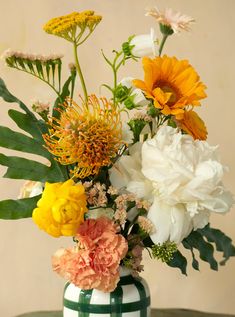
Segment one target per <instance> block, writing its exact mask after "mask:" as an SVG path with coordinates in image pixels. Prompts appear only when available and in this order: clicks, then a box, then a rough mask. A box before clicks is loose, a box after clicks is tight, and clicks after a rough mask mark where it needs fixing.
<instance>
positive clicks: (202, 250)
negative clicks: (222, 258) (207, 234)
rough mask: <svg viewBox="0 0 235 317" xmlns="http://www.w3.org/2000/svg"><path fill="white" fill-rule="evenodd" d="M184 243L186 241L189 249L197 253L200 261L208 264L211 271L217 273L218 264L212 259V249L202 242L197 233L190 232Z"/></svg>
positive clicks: (200, 236)
mask: <svg viewBox="0 0 235 317" xmlns="http://www.w3.org/2000/svg"><path fill="white" fill-rule="evenodd" d="M184 241H186V242H187V244H188V245H189V246H190V247H191V248H194V249H197V250H198V251H199V255H200V259H201V260H203V261H205V262H208V263H209V264H210V268H211V269H212V270H214V271H218V263H217V261H216V260H215V258H214V247H213V245H212V244H210V243H208V242H207V241H205V240H204V238H203V236H202V234H201V233H200V232H199V231H192V232H191V233H190V235H189V236H188V237H187V238H185V239H184Z"/></svg>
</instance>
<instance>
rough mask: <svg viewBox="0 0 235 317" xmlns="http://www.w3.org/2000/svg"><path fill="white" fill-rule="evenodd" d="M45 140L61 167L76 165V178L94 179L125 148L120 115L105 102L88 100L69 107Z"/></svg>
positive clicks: (94, 98)
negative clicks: (90, 177) (122, 147)
mask: <svg viewBox="0 0 235 317" xmlns="http://www.w3.org/2000/svg"><path fill="white" fill-rule="evenodd" d="M49 125H50V127H51V128H50V129H49V133H48V134H45V135H44V136H43V137H44V140H45V142H46V146H47V148H48V150H49V151H50V152H51V153H52V154H53V155H55V156H56V159H57V160H58V161H59V162H60V163H61V164H62V165H69V164H76V165H75V168H74V170H73V171H71V172H72V173H73V174H74V176H75V177H79V178H85V177H87V176H89V175H95V174H97V173H98V172H99V169H100V168H101V167H102V166H108V165H110V164H111V162H112V159H113V158H114V157H115V156H116V155H117V153H118V151H119V149H120V147H121V146H122V144H123V142H122V129H121V122H120V114H119V112H118V111H117V110H115V109H114V107H112V105H111V104H110V103H109V102H108V101H107V99H105V98H100V99H98V98H97V97H96V96H95V95H92V96H90V97H89V100H88V103H84V102H83V103H82V104H81V105H78V104H76V103H75V102H74V101H71V102H69V103H66V104H65V105H64V110H63V111H62V112H61V117H60V119H55V118H53V121H52V122H50V123H49Z"/></svg>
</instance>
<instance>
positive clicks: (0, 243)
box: [0, 0, 235, 317]
mask: <svg viewBox="0 0 235 317" xmlns="http://www.w3.org/2000/svg"><path fill="white" fill-rule="evenodd" d="M156 4H157V5H158V6H159V7H160V8H162V9H163V8H164V7H165V6H167V7H172V8H174V9H176V10H179V11H181V12H183V13H186V14H188V15H191V16H193V17H194V18H195V19H196V22H197V23H196V24H195V25H193V27H192V32H191V33H182V34H181V35H180V36H177V35H176V36H174V37H172V38H171V39H170V40H169V41H168V42H167V44H166V47H165V53H167V54H168V55H175V56H177V57H178V58H180V59H182V58H187V59H189V60H190V62H191V64H192V65H193V66H194V67H195V68H196V70H197V71H198V73H199V74H200V75H201V78H202V80H203V81H204V82H205V83H206V85H207V86H208V90H207V93H208V98H207V99H206V100H204V101H203V105H202V107H201V109H200V111H199V113H200V115H201V116H202V117H203V119H204V120H205V122H206V124H207V127H208V131H209V138H208V141H209V143H211V144H214V145H215V144H219V145H220V148H219V150H220V156H221V160H222V161H223V162H224V164H225V165H227V166H229V168H230V172H229V173H227V175H226V176H225V180H224V181H225V184H226V186H227V187H228V188H229V189H230V190H231V191H233V192H235V189H234V187H235V186H234V185H235V164H234V158H235V154H234V145H235V141H234V137H235V132H234V123H235V121H234V117H235V107H234V106H235V105H234V101H235V89H234V73H235V66H234V63H235V62H234V49H235V43H234V31H235V19H234V12H235V1H234V0H190V1H189V0H158V1H157V2H155V1H153V0H80V1H75V0H40V1H38V0H30V1H29V0H7V1H5V0H0V26H1V28H0V52H2V51H4V50H5V49H7V48H9V47H10V48H12V49H16V50H22V51H24V52H31V53H33V52H36V53H46V54H47V53H48V54H49V53H62V54H64V55H66V57H65V58H64V74H65V75H66V74H67V64H68V63H69V62H71V61H72V54H71V46H70V44H69V43H67V42H65V41H63V40H62V39H59V38H56V37H53V36H50V35H47V34H45V33H44V31H43V30H42V25H43V24H44V23H45V22H47V20H49V19H50V18H52V17H55V16H59V15H63V14H67V13H70V12H72V11H80V10H86V9H94V10H95V11H96V12H97V13H100V14H101V15H102V16H103V21H102V23H101V24H100V25H99V26H98V28H97V30H96V32H95V33H94V35H93V36H92V38H90V39H89V41H87V43H85V45H84V46H83V47H82V48H81V51H80V59H81V63H82V65H83V70H84V75H85V78H86V80H87V83H88V88H89V91H90V92H96V93H99V90H100V84H101V83H103V82H106V83H107V82H110V80H111V79H112V74H111V72H110V70H109V69H108V67H107V65H106V64H105V63H104V61H103V59H102V57H101V52H100V50H101V48H103V49H104V50H105V52H106V53H107V54H110V53H111V51H112V49H118V48H119V47H120V45H121V43H122V42H124V41H125V40H126V39H127V38H128V36H129V35H132V34H141V33H148V32H149V29H150V27H151V26H153V27H155V28H156V30H157V31H158V27H157V25H156V24H155V21H154V20H153V19H152V18H147V17H145V16H144V13H145V8H146V7H151V6H153V5H156ZM120 75H121V76H127V75H128V76H133V77H139V78H142V69H141V63H139V64H135V63H130V64H128V65H127V66H126V68H125V70H122V72H121V74H120ZM0 76H1V77H2V78H4V80H5V81H6V82H7V85H8V87H9V90H10V91H11V92H12V93H13V94H15V95H16V96H17V97H18V98H20V99H22V100H23V101H24V102H25V103H26V104H27V105H30V100H32V99H34V98H38V99H41V100H44V101H47V100H52V99H53V98H54V96H53V94H52V93H51V91H50V90H48V88H47V87H46V86H45V85H44V84H43V83H41V82H39V81H37V80H35V79H34V78H31V77H30V76H28V75H25V74H23V73H20V72H17V71H14V70H12V69H8V68H6V67H4V64H3V63H1V65H0ZM78 93H79V91H77V94H78ZM105 93H106V92H105V91H104V90H102V91H101V94H105ZM0 104H1V107H0V124H1V125H7V126H11V127H14V125H13V123H12V122H11V121H10V119H9V118H8V116H7V111H8V109H9V108H10V107H14V108H17V106H15V105H9V104H5V103H4V102H3V101H1V102H0ZM3 152H4V153H6V151H5V150H3ZM3 173H4V168H1V175H3ZM21 184H22V182H20V181H14V180H7V179H1V181H0V186H1V191H0V198H1V199H6V198H15V197H17V195H18V193H19V189H20V186H21ZM234 221H235V212H234V211H231V212H230V213H229V214H228V215H226V216H220V215H215V216H213V217H212V218H211V222H212V225H213V226H214V227H217V228H220V229H222V230H224V231H225V232H226V233H227V234H228V235H230V236H231V237H232V238H235V230H234ZM70 243H71V240H70V239H69V238H67V239H66V238H61V239H55V238H52V237H50V236H47V235H46V234H45V233H44V232H41V231H40V230H39V229H38V228H37V227H36V226H35V225H34V224H33V223H32V221H31V219H27V220H20V221H16V222H13V221H12V222H11V221H0V316H2V317H12V316H15V315H17V314H20V313H23V312H28V311H33V310H49V309H60V308H61V305H62V304H61V302H62V292H63V284H64V281H63V280H62V279H60V278H59V277H58V276H57V275H56V274H54V273H53V272H52V270H51V264H50V259H51V255H52V254H53V253H54V252H55V251H56V250H57V248H58V247H60V246H66V245H69V244H70ZM189 259H190V258H189ZM144 262H145V271H144V273H143V276H144V277H145V278H146V279H147V281H148V282H149V285H150V289H151V293H152V301H153V303H152V306H153V307H181V308H191V309H198V310H202V311H211V312H221V313H222V312H223V313H234V314H235V301H234V292H235V259H234V258H233V259H231V260H230V261H229V263H228V264H227V265H226V266H225V267H220V270H219V272H214V271H210V269H209V268H208V265H207V264H204V263H202V264H201V272H196V271H194V270H192V269H191V268H190V260H189V269H188V277H185V276H182V275H181V273H180V272H179V271H178V270H177V269H170V268H168V267H167V266H166V265H164V264H162V263H160V262H157V261H152V260H150V259H148V257H147V255H146V257H145V261H144Z"/></svg>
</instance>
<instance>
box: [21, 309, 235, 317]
mask: <svg viewBox="0 0 235 317" xmlns="http://www.w3.org/2000/svg"><path fill="white" fill-rule="evenodd" d="M232 316H233V317H235V315H223V314H211V313H202V312H199V311H193V310H187V309H152V314H151V317H232ZM16 317H63V314H62V312H59V311H51V312H49V311H47V312H46V311H44V312H32V313H27V314H23V315H18V316H16Z"/></svg>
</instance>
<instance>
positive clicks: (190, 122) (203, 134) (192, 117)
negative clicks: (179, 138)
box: [178, 110, 207, 140]
mask: <svg viewBox="0 0 235 317" xmlns="http://www.w3.org/2000/svg"><path fill="white" fill-rule="evenodd" d="M178 124H179V126H180V128H181V129H182V130H183V131H185V132H187V133H188V134H190V135H191V136H192V137H193V138H194V139H195V140H197V139H198V140H206V138H207V129H206V126H205V123H204V122H203V120H202V119H201V118H200V117H199V116H198V114H197V113H196V112H195V111H192V110H190V111H185V112H184V117H183V119H182V120H180V121H178Z"/></svg>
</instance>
